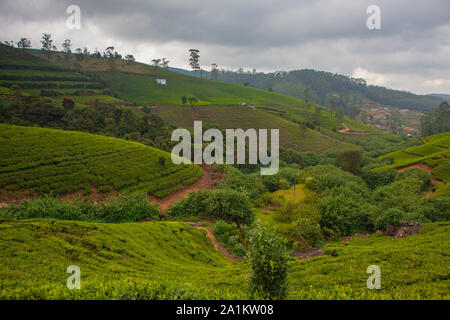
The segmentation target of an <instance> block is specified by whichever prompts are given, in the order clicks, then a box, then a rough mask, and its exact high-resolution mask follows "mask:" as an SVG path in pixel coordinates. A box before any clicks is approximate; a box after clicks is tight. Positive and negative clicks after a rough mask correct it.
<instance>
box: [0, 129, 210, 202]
mask: <svg viewBox="0 0 450 320" xmlns="http://www.w3.org/2000/svg"><path fill="white" fill-rule="evenodd" d="M0 143H1V145H2V148H1V149H0V188H4V189H3V192H2V194H1V196H2V198H3V199H2V200H4V201H5V200H8V199H9V198H10V197H17V196H18V195H20V194H21V193H23V192H25V193H28V192H30V193H32V194H35V193H53V194H66V193H72V192H75V191H78V190H80V189H81V190H83V192H84V193H85V194H89V193H90V192H91V191H93V190H92V188H95V189H97V190H98V191H99V192H106V191H111V190H116V191H122V192H131V191H145V192H148V193H149V194H152V195H154V196H157V197H162V196H164V195H167V194H168V193H169V192H171V191H174V190H177V189H179V188H182V187H183V186H184V185H188V184H191V183H193V182H195V181H196V180H197V179H198V178H199V177H200V176H201V175H202V170H201V168H200V167H199V166H197V165H180V166H175V165H174V164H173V163H172V161H171V158H170V154H169V153H167V152H164V151H162V150H158V149H155V148H152V147H148V146H145V145H143V144H140V143H135V142H129V141H125V140H120V139H116V138H110V137H105V136H98V135H92V134H87V133H80V132H71V131H63V130H54V129H43V128H33V127H19V126H13V125H5V124H0Z"/></svg>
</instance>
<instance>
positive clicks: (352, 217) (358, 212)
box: [319, 186, 372, 235]
mask: <svg viewBox="0 0 450 320" xmlns="http://www.w3.org/2000/svg"><path fill="white" fill-rule="evenodd" d="M366 199H367V197H366V196H364V195H363V194H361V193H355V192H354V190H353V189H351V188H349V187H347V186H339V187H335V188H333V189H331V190H330V191H329V192H328V193H327V194H326V195H325V196H324V197H323V198H321V199H320V200H319V209H320V213H321V214H322V217H321V219H320V226H321V227H322V228H326V229H331V230H335V231H338V233H339V234H340V235H350V234H354V233H357V232H367V231H370V230H371V229H372V224H371V221H370V209H371V206H370V204H369V202H368V201H367V200H366Z"/></svg>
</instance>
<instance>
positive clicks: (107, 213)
mask: <svg viewBox="0 0 450 320" xmlns="http://www.w3.org/2000/svg"><path fill="white" fill-rule="evenodd" d="M2 215H3V216H6V217H13V218H17V219H28V218H54V219H61V220H80V221H94V222H134V221H138V220H141V219H144V218H148V217H152V218H158V215H159V209H158V205H155V204H150V203H149V202H148V199H147V197H146V195H145V194H141V193H138V194H130V195H126V196H124V195H122V196H116V197H114V198H109V199H108V200H107V201H106V202H103V203H101V204H99V205H97V206H96V205H94V204H92V203H91V202H89V201H88V200H81V201H76V202H74V203H69V202H67V201H64V200H60V199H56V198H51V197H48V196H45V197H42V198H39V199H37V200H32V201H24V202H22V203H21V204H19V205H10V206H8V208H7V209H6V210H4V212H2Z"/></svg>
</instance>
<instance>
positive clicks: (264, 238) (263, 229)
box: [247, 220, 291, 299]
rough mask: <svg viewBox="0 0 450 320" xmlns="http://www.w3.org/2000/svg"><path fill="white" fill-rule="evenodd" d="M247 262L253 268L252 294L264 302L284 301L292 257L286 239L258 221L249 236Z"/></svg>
mask: <svg viewBox="0 0 450 320" xmlns="http://www.w3.org/2000/svg"><path fill="white" fill-rule="evenodd" d="M247 243H248V253H247V256H248V259H249V261H250V265H251V267H252V272H251V274H250V294H251V296H252V297H258V298H262V299H283V298H285V297H286V296H287V293H288V284H287V275H288V272H289V267H290V264H289V260H290V259H291V256H290V254H289V253H288V251H287V246H286V240H285V239H284V238H281V237H279V236H278V235H277V233H276V231H275V230H273V229H270V228H269V227H267V226H266V225H264V224H263V223H262V222H261V221H260V220H258V221H257V222H256V224H255V226H254V228H253V229H251V230H250V231H249V233H248V240H247Z"/></svg>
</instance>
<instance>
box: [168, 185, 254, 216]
mask: <svg viewBox="0 0 450 320" xmlns="http://www.w3.org/2000/svg"><path fill="white" fill-rule="evenodd" d="M251 209H252V208H251V203H250V200H249V199H248V197H247V196H246V195H245V194H242V193H240V192H237V191H234V190H230V189H218V190H200V191H197V192H194V193H190V194H189V196H188V197H187V198H184V199H182V200H180V201H179V202H177V203H175V204H174V205H173V206H172V207H171V208H170V212H171V214H172V215H174V216H175V217H200V218H201V217H213V218H217V219H223V220H227V221H231V222H235V223H237V224H239V225H240V224H247V225H248V224H250V223H252V221H253V219H254V215H253V212H252V210H251Z"/></svg>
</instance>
